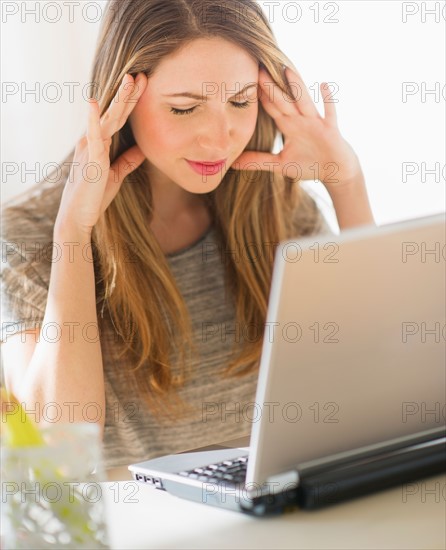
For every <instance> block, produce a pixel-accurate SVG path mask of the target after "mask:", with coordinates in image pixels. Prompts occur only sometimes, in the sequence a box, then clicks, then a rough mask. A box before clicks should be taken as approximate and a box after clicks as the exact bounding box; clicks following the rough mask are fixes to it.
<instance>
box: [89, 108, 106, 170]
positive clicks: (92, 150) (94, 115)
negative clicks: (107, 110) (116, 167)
mask: <svg viewBox="0 0 446 550" xmlns="http://www.w3.org/2000/svg"><path fill="white" fill-rule="evenodd" d="M89 102H90V107H89V113H88V128H87V143H88V160H89V161H90V162H97V163H99V164H100V163H101V160H103V158H102V157H103V155H104V152H105V147H104V141H103V139H102V133H101V126H100V123H99V106H98V104H97V101H96V100H95V99H90V100H89Z"/></svg>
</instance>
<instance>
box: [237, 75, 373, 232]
mask: <svg viewBox="0 0 446 550" xmlns="http://www.w3.org/2000/svg"><path fill="white" fill-rule="evenodd" d="M285 75H286V77H287V80H288V82H289V84H290V85H291V89H292V90H293V95H294V97H290V96H289V95H287V94H286V93H285V92H283V91H282V90H281V89H280V88H279V87H278V86H277V84H275V83H274V82H273V79H272V77H271V76H270V75H269V74H268V72H267V71H265V70H264V69H263V68H262V69H260V71H259V86H260V101H261V102H262V105H263V107H264V109H265V111H266V112H267V113H268V114H269V115H270V116H271V117H272V118H273V119H274V121H275V123H276V125H277V127H278V128H279V130H280V131H281V132H282V134H283V135H284V147H283V149H282V151H281V152H280V153H279V154H277V155H274V154H271V153H263V152H256V151H246V152H244V153H242V154H241V155H240V156H239V157H238V159H237V160H236V161H235V162H234V164H233V165H232V168H234V169H238V170H259V169H260V170H266V171H273V172H276V173H280V174H282V175H283V176H288V177H290V178H292V179H293V180H295V181H299V180H319V181H321V182H322V183H323V184H324V185H325V187H326V188H327V191H328V193H329V195H330V197H331V199H332V201H333V206H334V208H335V211H336V216H337V219H338V223H339V227H340V229H346V228H349V227H355V226H359V225H374V223H375V221H374V219H373V214H372V210H371V207H370V203H369V199H368V196H367V190H366V186H365V180H364V175H363V173H362V169H361V165H360V163H359V159H358V157H357V156H356V154H355V152H354V151H353V149H352V147H351V146H350V145H349V144H348V143H347V141H345V139H344V138H343V137H342V136H341V134H340V132H339V129H338V125H337V119H336V109H335V106H334V103H333V102H332V101H330V91H329V89H328V85H327V83H325V82H323V83H322V84H321V92H322V97H323V99H324V110H325V118H322V117H321V115H320V114H319V112H318V110H317V109H316V106H315V105H314V103H313V101H312V99H311V97H310V94H309V93H308V90H307V89H306V86H305V84H304V82H303V81H302V79H301V77H300V75H299V74H297V73H296V72H295V71H292V70H291V69H289V68H287V69H286V72H285Z"/></svg>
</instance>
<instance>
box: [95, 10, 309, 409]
mask: <svg viewBox="0 0 446 550" xmlns="http://www.w3.org/2000/svg"><path fill="white" fill-rule="evenodd" d="M215 36H218V37H221V38H224V39H227V40H229V41H231V42H233V43H235V44H237V45H239V46H240V47H242V48H244V49H245V50H246V51H247V52H248V53H249V54H250V55H251V56H252V57H253V58H254V59H256V60H258V62H259V66H260V64H262V65H263V66H264V67H265V68H266V69H267V70H268V71H269V73H270V75H271V76H272V77H273V79H274V81H275V82H276V83H277V84H278V86H279V87H280V88H281V89H282V90H284V91H285V92H287V93H289V94H290V89H289V85H288V84H287V82H286V80H285V78H284V71H283V66H284V65H288V66H293V65H292V62H291V61H290V60H289V59H288V58H287V57H286V56H285V55H284V54H283V53H282V52H281V51H280V50H279V48H278V45H277V43H276V40H275V38H274V35H273V32H272V30H271V28H270V25H269V23H268V20H267V19H266V17H265V15H264V14H263V12H262V10H261V9H260V8H259V5H258V4H257V3H256V2H255V1H254V0H229V1H225V2H215V1H214V0H169V1H166V0H111V1H109V4H108V6H107V9H106V13H105V14H104V20H103V22H102V28H101V32H100V36H99V40H98V44H97V50H96V55H95V58H94V65H93V71H92V82H93V83H95V85H96V86H97V89H98V90H101V91H103V92H102V95H101V96H99V97H97V99H98V102H99V105H100V110H101V114H103V113H104V112H105V111H106V109H107V108H108V106H109V105H110V103H111V101H112V99H113V98H114V96H115V94H116V92H117V89H118V87H119V83H120V82H121V81H122V78H123V77H124V75H125V74H126V73H130V74H132V76H136V75H137V73H139V72H144V73H145V74H146V75H147V76H148V77H149V78H150V75H151V74H152V73H153V71H154V70H155V69H156V67H157V65H158V64H159V63H160V62H161V61H162V59H163V58H164V57H165V56H167V55H170V54H172V53H173V52H175V51H176V50H178V48H180V47H181V46H184V45H185V44H186V43H188V42H190V41H192V40H195V39H197V38H208V37H215ZM290 95H291V94H290ZM277 134H278V129H277V127H276V125H275V123H274V120H273V119H272V118H271V117H270V116H269V115H268V114H267V113H266V111H265V110H264V109H263V107H262V105H261V104H260V102H259V114H258V120H257V125H256V128H255V132H254V134H253V136H252V139H251V140H250V142H249V144H248V146H247V147H246V149H247V150H255V151H267V152H272V150H273V147H274V143H275V139H276V136H277ZM134 144H135V140H134V137H133V134H132V131H131V128H130V125H129V123H128V122H127V123H126V124H125V126H124V127H123V128H122V129H121V131H119V132H118V133H117V134H115V136H114V137H113V140H112V145H111V153H110V161H111V162H113V161H114V160H115V159H116V158H117V157H118V156H119V155H120V154H122V153H123V152H124V151H125V150H126V149H128V148H129V147H131V146H132V145H134ZM146 162H147V160H146V161H144V163H143V164H142V165H141V166H140V167H139V168H138V169H137V170H135V171H134V172H133V173H132V174H131V175H130V176H129V177H128V178H127V179H128V180H129V181H130V180H131V184H128V183H127V184H126V181H124V183H123V184H122V187H121V189H120V191H119V193H118V194H117V196H116V198H115V199H114V201H113V202H112V203H111V204H110V206H109V208H108V209H107V210H106V212H105V213H104V215H103V216H102V217H101V219H100V220H99V221H98V223H97V225H96V226H95V228H94V230H93V236H92V238H93V246H94V251H95V258H96V261H97V266H98V273H97V274H98V278H99V281H100V282H101V285H102V286H101V288H102V289H103V294H102V296H101V300H100V302H101V303H102V305H104V304H105V303H107V306H108V310H109V313H110V316H111V319H112V321H113V324H114V326H115V328H116V331H117V333H118V334H120V335H121V337H122V340H121V343H122V354H128V355H129V358H130V364H132V365H134V375H135V376H136V377H137V378H138V380H139V382H140V387H143V388H145V389H146V390H147V391H145V392H143V393H144V394H146V395H145V396H146V398H147V401H148V404H149V406H150V407H151V408H152V410H154V412H156V413H162V412H164V413H166V411H168V410H169V411H170V413H169V414H174V415H175V414H176V413H175V411H178V410H179V409H177V408H176V407H177V405H178V404H180V401H179V400H178V394H177V391H176V388H178V387H179V386H181V385H182V384H184V381H185V379H186V374H187V369H186V365H187V362H188V357H190V355H189V354H190V353H193V352H194V345H193V342H192V338H191V324H190V319H189V315H188V311H187V308H186V306H185V303H184V300H183V298H182V295H181V293H180V291H179V289H178V287H177V285H176V282H175V280H174V277H173V275H172V273H171V271H170V268H169V265H168V262H167V260H166V257H165V255H164V254H163V252H162V250H161V248H160V246H159V244H158V242H157V240H156V239H155V237H154V235H153V233H152V231H151V229H150V221H151V218H152V213H153V212H152V196H151V187H150V181H147V179H148V178H147V171H146V168H147V166H146ZM206 200H207V204H208V206H209V209H210V212H211V214H212V218H213V223H214V226H215V229H216V233H217V236H218V240H219V245H220V246H221V247H222V249H223V250H225V249H229V250H236V249H237V248H240V247H246V246H247V244H249V245H253V246H255V249H256V250H257V251H259V252H260V253H259V254H257V256H256V258H255V261H254V260H253V259H251V258H250V257H249V255H247V254H242V255H241V256H240V257H239V258H238V261H234V259H233V257H232V255H230V254H229V255H227V256H228V261H227V262H226V265H225V280H226V284H227V288H228V290H229V291H230V294H229V295H230V296H231V297H232V299H233V301H234V308H235V314H236V320H237V322H238V323H240V325H239V326H245V327H248V326H256V327H263V326H264V323H265V318H266V310H267V303H268V295H269V289H270V282H271V275H272V265H273V254H272V253H271V243H276V244H277V243H279V242H280V241H281V240H283V239H285V238H290V237H294V236H298V234H300V235H305V234H307V233H310V232H311V231H312V228H314V225H315V223H316V220H317V215H318V214H317V209H316V208H315V204H314V201H313V200H312V199H310V198H309V197H308V195H307V194H306V193H303V192H302V190H301V189H300V187H299V185H298V184H297V182H295V181H292V180H291V179H289V178H288V177H286V176H282V175H278V174H272V173H269V172H265V171H260V170H259V171H254V172H247V171H246V172H245V171H235V170H231V169H230V170H229V171H228V172H227V173H226V175H225V177H224V178H223V180H222V182H221V184H220V185H219V186H218V187H217V189H216V190H215V191H213V192H211V193H208V194H207V195H206ZM297 207H299V208H300V211H301V213H302V215H301V217H300V220H301V221H300V223H299V227H296V223H295V212H296V208H297ZM293 217H294V218H293ZM129 244H131V248H132V253H133V254H134V258H133V260H134V261H127V262H126V261H122V256H121V257H118V256H117V252H116V251H121V252H122V250H125V249H126V247H127V248H128V247H129ZM142 296H143V297H144V299H143V300H142V299H141V297H142ZM262 333H263V331H262ZM261 346H262V340H261V339H257V341H254V342H252V341H247V340H246V341H244V342H243V343H242V345H239V348H237V349H234V352H236V353H234V355H233V360H232V361H231V362H230V364H229V365H228V366H227V368H226V369H225V371H224V372H222V373H221V374H223V375H225V376H243V375H245V374H247V373H251V372H253V371H254V370H255V369H256V368H257V367H258V363H259V358H260V353H261ZM173 352H176V355H177V357H178V361H179V362H180V363H179V364H181V371H180V372H182V373H183V375H182V376H181V377H179V378H177V377H175V378H174V377H173V376H172V368H171V365H172V357H173V355H172V353H173ZM167 397H169V398H167ZM180 405H181V404H180ZM180 410H181V406H180Z"/></svg>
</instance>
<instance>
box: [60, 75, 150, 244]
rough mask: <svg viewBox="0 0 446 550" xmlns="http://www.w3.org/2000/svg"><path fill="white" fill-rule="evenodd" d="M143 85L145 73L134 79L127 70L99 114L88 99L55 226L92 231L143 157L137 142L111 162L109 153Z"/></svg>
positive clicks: (143, 87)
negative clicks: (84, 125)
mask: <svg viewBox="0 0 446 550" xmlns="http://www.w3.org/2000/svg"><path fill="white" fill-rule="evenodd" d="M146 86H147V77H146V75H145V74H144V73H139V74H138V75H137V77H136V79H135V80H133V77H132V76H131V75H129V74H127V75H125V77H124V78H123V80H122V82H121V85H120V87H119V89H118V92H117V93H116V95H115V97H114V98H113V100H112V102H111V103H110V106H109V108H108V109H107V111H106V112H105V113H104V115H103V116H102V118H100V116H99V106H98V104H97V101H96V100H95V99H91V100H90V111H89V117H88V129H87V133H86V135H85V136H84V137H82V138H81V139H80V140H79V142H78V143H77V145H76V149H75V153H74V158H73V161H72V167H71V171H70V175H69V177H68V180H67V182H66V184H65V187H64V190H63V194H62V199H61V203H60V206H59V211H58V214H57V219H56V227H63V228H65V227H69V228H70V229H73V228H74V229H76V230H80V231H81V232H83V233H86V234H87V235H91V231H92V229H93V227H94V225H95V224H96V223H97V221H98V219H99V217H100V216H101V215H102V214H103V212H104V211H105V210H106V209H107V208H108V206H109V204H110V203H111V202H112V200H113V199H114V198H115V196H116V194H117V193H118V191H119V189H120V187H121V184H122V182H123V180H124V178H125V177H126V176H128V175H129V174H130V173H131V172H133V171H134V170H135V169H136V168H138V166H140V165H141V164H142V162H143V161H144V159H145V157H144V155H143V153H142V151H141V150H140V148H139V147H138V146H137V145H134V146H133V147H131V148H130V149H128V150H127V151H126V152H125V153H123V154H122V155H121V156H120V157H119V158H117V159H116V160H115V162H114V163H113V164H112V165H111V166H110V156H109V155H110V145H111V142H112V136H113V135H114V134H115V133H116V132H117V131H119V130H120V129H121V128H122V127H123V126H124V124H125V122H126V120H127V118H128V117H129V115H130V113H131V112H132V111H133V109H134V107H135V105H136V103H137V101H138V100H139V98H140V97H141V95H142V93H143V91H144V89H145V87H146Z"/></svg>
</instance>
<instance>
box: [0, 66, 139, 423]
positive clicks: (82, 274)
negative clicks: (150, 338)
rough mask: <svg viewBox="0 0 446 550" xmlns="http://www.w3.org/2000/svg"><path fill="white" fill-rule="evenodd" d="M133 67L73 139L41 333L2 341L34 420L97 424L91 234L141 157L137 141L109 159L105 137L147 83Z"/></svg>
mask: <svg viewBox="0 0 446 550" xmlns="http://www.w3.org/2000/svg"><path fill="white" fill-rule="evenodd" d="M140 74H141V76H140V78H139V79H137V80H136V81H135V83H136V84H137V86H136V90H135V87H134V86H133V88H132V89H131V90H129V89H128V86H127V84H131V82H130V81H129V78H128V77H125V78H124V80H123V83H122V84H121V88H120V90H119V92H118V94H117V96H116V99H117V101H112V103H111V105H110V107H109V109H108V111H107V112H106V113H105V114H104V116H103V117H102V119H100V118H99V109H98V105H97V104H96V102H92V106H91V108H90V114H89V125H88V132H87V135H86V136H85V137H83V138H82V139H81V140H80V141H79V143H78V144H77V147H76V151H75V156H74V162H73V168H72V173H70V177H69V179H68V181H67V182H66V184H65V187H64V191H63V194H62V199H61V204H60V207H59V211H58V215H57V219H56V223H55V226H54V232H53V242H54V243H55V244H56V245H58V246H55V247H53V252H54V254H56V256H55V255H54V254H53V263H52V267H51V274H50V283H49V288H48V296H47V303H46V309H45V315H44V319H43V323H42V330H41V332H40V334H39V331H26V332H23V333H21V334H19V335H14V336H13V337H10V341H7V342H6V343H4V344H3V345H2V356H3V360H4V361H3V362H4V370H5V382H6V386H7V389H9V390H12V391H13V392H14V394H15V395H16V397H17V398H18V400H19V401H21V402H23V403H24V407H25V409H26V410H30V411H33V410H34V411H36V413H35V414H33V418H35V419H36V420H37V421H38V422H42V423H45V422H55V421H57V422H79V421H89V422H97V423H98V424H99V425H100V427H101V428H102V430H103V428H104V423H105V391H104V374H103V363H102V353H101V345H100V338H99V332H98V321H97V314H96V295H95V277H94V266H93V261H92V256H91V247H90V245H91V234H92V230H93V227H94V225H95V224H96V223H97V220H98V219H99V216H101V215H102V214H103V212H104V211H105V210H106V209H107V208H108V206H109V204H110V203H111V201H112V200H113V198H114V197H115V196H116V194H117V192H118V191H119V189H120V186H121V184H122V182H123V181H124V179H125V177H126V176H127V175H128V174H129V173H131V172H132V171H133V170H135V168H137V167H138V166H139V165H140V164H141V163H142V162H143V160H144V155H143V153H142V152H141V150H140V149H139V147H138V146H137V145H135V146H133V147H131V148H130V149H128V150H127V151H126V152H125V153H123V154H122V155H121V156H120V157H119V158H118V159H116V161H115V162H114V163H113V165H112V166H110V160H109V149H110V144H111V137H112V136H113V134H114V133H115V132H116V131H117V130H119V129H120V128H122V126H123V125H124V123H125V121H126V120H127V118H128V116H129V114H130V112H131V111H132V110H133V108H134V106H135V104H136V102H137V100H138V99H139V97H140V96H141V94H142V92H143V91H144V89H145V86H146V84H147V79H146V77H145V75H144V74H143V73H140ZM130 78H132V77H130ZM132 82H133V79H132ZM126 86H127V87H126ZM133 92H135V93H134V94H133ZM89 162H94V163H95V164H96V165H97V166H98V168H99V176H100V177H99V179H95V180H94V181H89V180H88V179H86V178H87V176H86V173H87V172H86V170H85V167H86V166H87V163H89ZM68 243H74V244H70V245H68ZM60 251H62V254H61V253H60ZM49 404H52V406H51V407H49ZM45 411H46V413H47V414H45ZM50 411H51V412H50ZM59 413H60V414H59ZM50 414H51V417H50V418H49V415H50ZM54 417H56V418H57V420H54Z"/></svg>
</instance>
